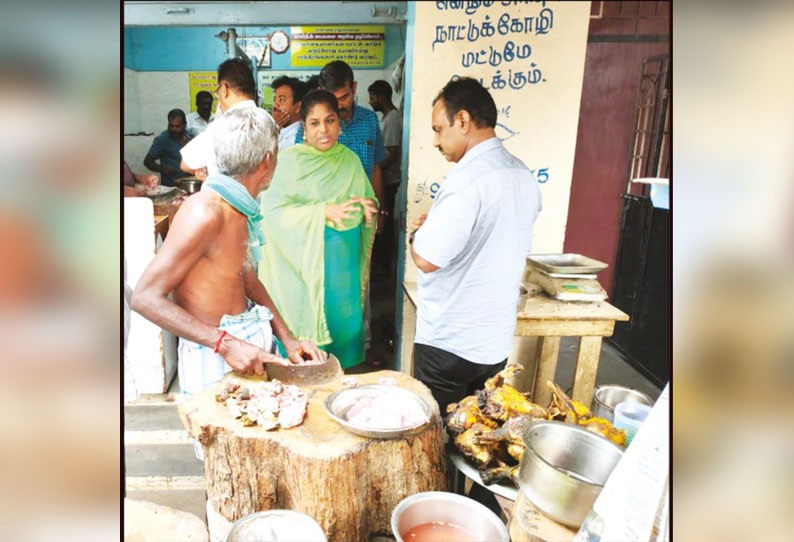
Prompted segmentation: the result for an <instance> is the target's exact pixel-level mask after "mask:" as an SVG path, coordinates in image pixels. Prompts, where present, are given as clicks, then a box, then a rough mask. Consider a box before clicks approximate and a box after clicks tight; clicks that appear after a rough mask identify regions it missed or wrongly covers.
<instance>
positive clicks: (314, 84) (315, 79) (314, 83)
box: [305, 74, 320, 94]
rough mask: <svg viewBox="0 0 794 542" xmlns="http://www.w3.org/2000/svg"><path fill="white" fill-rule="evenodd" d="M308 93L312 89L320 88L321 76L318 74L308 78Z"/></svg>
mask: <svg viewBox="0 0 794 542" xmlns="http://www.w3.org/2000/svg"><path fill="white" fill-rule="evenodd" d="M305 85H306V93H307V94H308V93H309V92H311V91H312V90H317V89H318V88H320V76H319V75H317V74H314V75H312V76H311V77H309V78H308V79H307V80H306V83H305Z"/></svg>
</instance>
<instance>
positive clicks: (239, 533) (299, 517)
mask: <svg viewBox="0 0 794 542" xmlns="http://www.w3.org/2000/svg"><path fill="white" fill-rule="evenodd" d="M327 540H328V539H327V538H326V537H325V533H324V532H323V530H322V528H321V527H320V526H319V525H318V524H317V522H316V521H314V519H313V518H312V517H310V516H307V515H306V514H302V513H300V512H295V511H294V510H264V511H262V512H254V513H253V514H248V515H247V516H243V517H242V518H240V519H238V520H237V521H236V522H235V523H234V525H233V526H232V530H231V531H229V535H228V536H227V537H226V542H327Z"/></svg>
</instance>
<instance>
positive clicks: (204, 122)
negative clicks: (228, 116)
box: [187, 90, 215, 137]
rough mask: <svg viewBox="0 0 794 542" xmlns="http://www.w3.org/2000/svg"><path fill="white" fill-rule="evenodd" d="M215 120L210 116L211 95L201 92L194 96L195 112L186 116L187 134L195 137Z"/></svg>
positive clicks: (204, 91)
mask: <svg viewBox="0 0 794 542" xmlns="http://www.w3.org/2000/svg"><path fill="white" fill-rule="evenodd" d="M213 120H215V115H213V114H212V94H211V93H210V92H207V91H206V90H201V91H199V92H198V93H197V94H196V111H194V112H193V113H191V114H190V115H188V116H187V133H188V134H190V137H196V136H197V135H199V134H200V133H201V132H203V131H204V130H206V129H207V126H208V125H209V123H210V122H212V121H213Z"/></svg>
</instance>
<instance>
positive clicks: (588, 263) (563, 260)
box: [527, 254, 609, 275]
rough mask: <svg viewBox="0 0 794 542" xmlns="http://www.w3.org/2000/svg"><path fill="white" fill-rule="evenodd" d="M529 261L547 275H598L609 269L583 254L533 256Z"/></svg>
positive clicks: (602, 263)
mask: <svg viewBox="0 0 794 542" xmlns="http://www.w3.org/2000/svg"><path fill="white" fill-rule="evenodd" d="M527 261H528V262H532V264H533V265H534V266H535V267H537V268H538V269H542V270H543V271H545V272H546V273H561V274H564V275H570V274H587V273H598V272H599V271H603V270H604V269H606V268H607V267H609V266H608V265H607V264H605V263H604V262H599V261H598V260H594V259H592V258H588V257H587V256H582V255H581V254H533V255H532V256H530V257H528V258H527Z"/></svg>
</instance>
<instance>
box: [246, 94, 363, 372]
mask: <svg viewBox="0 0 794 542" xmlns="http://www.w3.org/2000/svg"><path fill="white" fill-rule="evenodd" d="M314 94H319V96H316V95H315V96H312V95H314ZM329 97H330V98H333V101H332V100H331V99H330V98H329ZM303 105H304V106H305V107H306V114H305V115H304V110H303V109H304V108H303V107H302V108H301V115H302V116H303V117H304V122H305V131H304V133H305V134H306V135H305V136H304V137H305V138H306V143H302V144H297V145H294V146H292V147H290V148H288V149H287V150H285V151H284V152H282V153H280V154H279V156H278V165H277V166H276V171H275V174H274V176H273V180H272V181H271V184H270V187H269V188H268V190H267V191H265V192H264V193H263V194H262V203H261V212H262V216H263V217H264V219H263V220H262V230H263V232H264V234H265V238H266V243H265V245H264V247H263V248H262V252H263V258H262V261H261V262H260V264H259V277H260V279H261V280H262V282H263V283H264V284H266V285H267V289H268V292H269V293H270V296H271V297H272V298H273V301H274V303H275V304H276V307H277V308H278V310H279V312H280V313H281V315H282V317H283V318H284V321H285V322H286V324H287V326H288V327H289V329H290V330H292V332H293V334H294V335H295V337H296V338H300V339H309V340H313V341H315V342H316V343H317V345H318V346H320V347H322V348H323V349H324V350H326V351H327V352H329V353H332V354H334V355H336V356H337V358H339V361H340V363H341V364H342V367H344V368H347V367H351V366H353V365H357V364H358V363H361V362H362V361H363V360H364V335H363V323H364V320H363V302H364V295H365V290H366V284H367V280H369V259H370V255H371V251H372V242H373V240H374V220H373V216H374V214H375V212H376V211H377V207H376V200H375V196H374V191H373V189H372V185H371V184H370V182H369V179H368V178H367V175H366V173H365V172H364V168H363V167H362V166H361V162H360V160H359V158H358V156H356V155H355V153H353V151H351V150H350V149H348V148H347V147H345V146H343V145H341V144H339V143H337V142H336V139H337V138H338V135H339V128H338V126H339V123H338V113H336V112H335V109H336V108H335V107H334V106H336V98H334V96H333V94H331V93H330V92H325V91H315V92H313V93H310V95H307V96H306V97H305V98H304V103H303ZM334 117H335V119H336V120H335V121H334ZM315 121H317V122H316V123H315ZM334 126H335V128H334Z"/></svg>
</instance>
